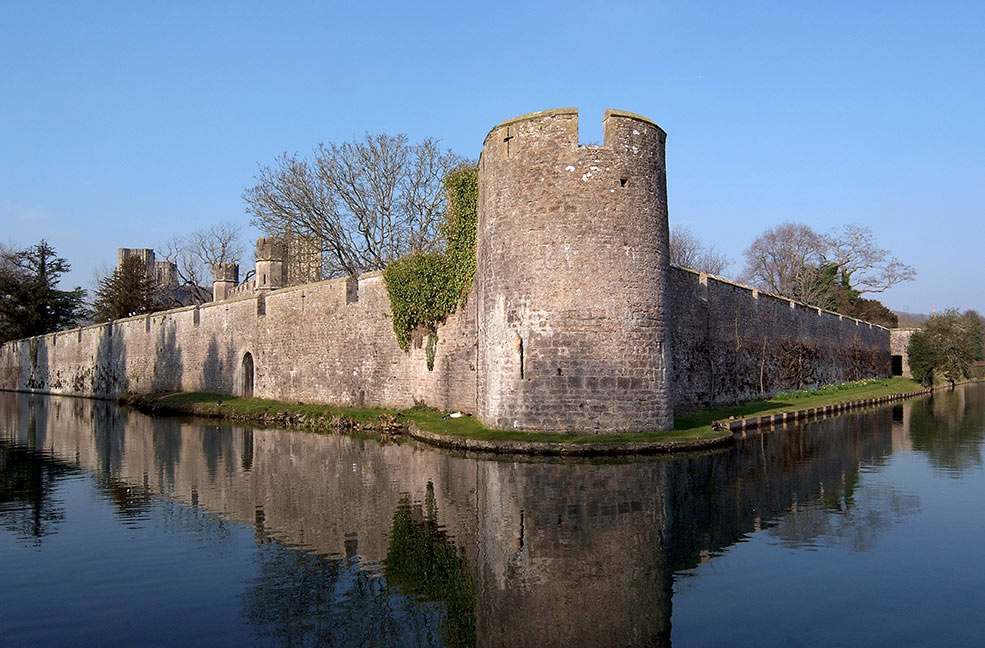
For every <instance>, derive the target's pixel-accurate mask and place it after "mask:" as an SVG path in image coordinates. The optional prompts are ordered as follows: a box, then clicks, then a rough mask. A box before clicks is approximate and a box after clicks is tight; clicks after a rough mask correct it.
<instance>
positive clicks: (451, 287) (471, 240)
mask: <svg viewBox="0 0 985 648" xmlns="http://www.w3.org/2000/svg"><path fill="white" fill-rule="evenodd" d="M444 186H445V192H446V195H447V196H448V209H447V211H446V212H445V217H444V221H443V222H442V223H441V237H442V239H443V240H444V243H445V251H444V253H442V254H423V253H417V254H412V255H409V256H406V257H403V258H401V259H398V260H397V261H394V262H393V263H391V264H390V265H389V266H387V268H386V270H384V271H383V278H384V279H385V280H386V287H387V292H388V293H389V295H390V309H391V311H392V312H393V331H394V333H396V335H397V343H398V344H399V345H400V348H401V349H404V350H405V351H406V350H407V347H408V346H409V344H410V339H411V333H412V332H413V331H414V330H415V329H417V328H422V329H424V330H425V331H427V334H428V369H433V368H434V346H435V344H436V343H437V327H438V324H440V323H441V322H442V321H443V320H444V319H445V317H447V316H448V315H450V314H452V313H454V312H455V310H456V309H458V307H459V305H464V304H465V300H466V298H467V296H468V294H469V291H470V290H471V289H472V280H473V278H474V277H475V230H476V207H477V205H478V202H479V169H478V167H477V166H476V165H474V164H469V165H462V166H459V167H457V168H456V169H454V170H452V171H451V172H450V173H449V174H448V176H447V177H446V178H445V181H444Z"/></svg>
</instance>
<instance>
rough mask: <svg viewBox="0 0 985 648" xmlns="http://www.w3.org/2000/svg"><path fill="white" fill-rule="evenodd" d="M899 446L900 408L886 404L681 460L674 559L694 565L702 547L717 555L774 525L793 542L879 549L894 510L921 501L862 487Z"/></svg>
mask: <svg viewBox="0 0 985 648" xmlns="http://www.w3.org/2000/svg"><path fill="white" fill-rule="evenodd" d="M891 452H892V411H891V410H889V409H883V410H876V411H873V412H867V413H856V414H848V415H844V416H840V417H836V418H831V419H828V420H825V421H816V422H812V423H808V424H806V425H804V426H802V427H799V428H792V429H788V430H785V431H783V432H782V433H778V434H762V435H757V436H754V437H752V438H750V439H748V440H746V441H743V442H741V443H740V444H739V445H738V446H737V448H736V450H735V451H734V452H731V453H719V454H712V455H708V456H705V457H697V458H693V459H687V460H681V461H676V462H673V463H672V464H670V465H669V467H668V470H669V471H670V472H671V474H672V476H671V477H670V480H669V481H670V483H672V484H674V485H675V487H674V488H672V489H671V490H670V492H669V493H668V495H667V497H668V506H667V511H668V524H667V555H668V563H669V564H670V565H671V566H672V568H673V569H674V570H684V569H690V568H692V567H694V566H696V565H697V564H698V562H699V561H700V560H701V552H702V551H708V552H710V553H716V552H719V551H721V550H723V549H725V548H726V547H728V546H730V545H732V544H734V543H735V542H737V541H738V540H739V539H740V538H742V537H743V536H744V535H746V534H747V533H750V532H752V531H755V530H758V529H763V528H771V527H775V529H774V531H772V533H774V534H775V535H776V536H777V537H779V538H781V539H782V540H783V541H784V542H785V544H789V545H792V546H804V545H812V544H818V543H820V542H825V541H830V539H831V538H840V539H841V540H844V541H849V542H850V543H851V545H852V546H853V547H856V548H863V547H865V546H871V542H872V541H873V540H874V534H875V533H876V532H878V531H879V530H880V529H882V528H884V527H885V526H886V525H887V524H888V523H889V522H888V520H892V519H894V518H895V517H897V516H896V514H893V513H891V512H887V508H888V509H892V508H893V507H895V508H896V509H897V510H900V511H903V512H904V513H901V514H905V513H907V512H911V511H912V510H914V509H916V508H917V507H918V506H919V501H911V500H910V498H911V497H913V496H908V495H903V494H898V493H883V494H878V493H876V494H874V493H873V492H872V491H871V490H870V489H864V488H861V487H860V477H859V468H860V466H862V465H873V464H878V463H881V462H883V461H884V459H885V457H886V456H887V455H888V454H890V453H891ZM869 524H871V525H872V526H870V527H867V526H866V525H869ZM866 534H868V536H866Z"/></svg>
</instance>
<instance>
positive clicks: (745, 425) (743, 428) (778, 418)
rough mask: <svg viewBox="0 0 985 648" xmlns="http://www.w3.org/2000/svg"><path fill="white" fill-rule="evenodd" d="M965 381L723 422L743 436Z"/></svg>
mask: <svg viewBox="0 0 985 648" xmlns="http://www.w3.org/2000/svg"><path fill="white" fill-rule="evenodd" d="M966 382H971V381H965V382H960V383H955V384H954V385H938V386H936V387H928V388H927V389H918V390H917V391H911V392H904V393H902V394H889V395H887V396H877V397H876V398H863V399H861V400H853V401H845V402H843V403H835V404H833V405H822V406H821V407H808V408H807V409H801V410H794V411H792V412H780V413H779V414H767V415H766V416H751V417H749V418H742V419H734V420H732V419H730V420H728V421H723V423H726V422H727V423H728V429H729V432H731V433H732V436H734V437H736V438H742V437H745V436H746V432H747V431H748V430H754V429H757V428H765V427H770V426H773V425H779V424H781V423H792V422H794V421H799V420H803V419H813V418H819V417H822V416H827V415H831V414H838V413H840V412H847V411H849V410H853V409H859V408H862V407H872V406H875V405H884V404H886V403H892V402H895V401H901V400H906V399H907V398H913V397H915V396H923V395H925V394H930V393H932V392H934V391H938V390H941V389H953V388H954V387H956V386H957V385H963V384H965V383H966Z"/></svg>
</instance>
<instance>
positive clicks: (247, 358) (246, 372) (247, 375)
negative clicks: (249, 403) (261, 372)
mask: <svg viewBox="0 0 985 648" xmlns="http://www.w3.org/2000/svg"><path fill="white" fill-rule="evenodd" d="M253 373H254V372H253V354H252V353H250V352H249V351H247V352H246V353H244V354H243V398H253Z"/></svg>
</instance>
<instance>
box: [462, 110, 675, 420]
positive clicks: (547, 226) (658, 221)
mask: <svg viewBox="0 0 985 648" xmlns="http://www.w3.org/2000/svg"><path fill="white" fill-rule="evenodd" d="M603 124H604V133H605V135H604V138H605V141H604V144H603V145H602V146H579V145H578V114H577V111H575V110H574V109H563V110H550V111H544V112H539V113H533V114H530V115H524V116H522V117H518V118H516V119H512V120H510V121H506V122H503V123H502V124H500V125H499V126H496V127H495V128H493V129H492V131H490V133H489V135H487V136H486V140H485V144H484V148H483V150H482V156H481V158H480V161H479V222H478V232H477V236H476V241H477V250H476V251H477V268H476V290H477V303H478V320H479V322H478V323H479V354H478V355H479V367H478V372H477V373H478V380H479V383H478V405H477V408H478V414H479V418H480V419H481V420H482V421H483V422H484V423H486V424H488V425H491V426H493V427H498V428H519V429H534V430H572V431H612V432H616V431H620V430H622V431H640V430H647V429H665V428H669V427H671V425H672V424H673V420H672V414H671V403H670V393H669V389H668V385H667V371H668V366H667V365H668V362H669V358H670V354H669V353H668V349H667V344H666V339H667V335H666V316H665V311H666V296H665V292H666V286H667V258H668V242H667V198H666V194H667V191H666V171H665V166H664V140H665V139H666V135H665V134H664V132H663V131H662V130H661V129H660V127H658V126H657V125H656V124H654V123H653V122H651V121H649V120H648V119H644V118H642V117H639V116H637V115H633V114H630V113H624V112H620V111H616V110H608V111H606V113H605V118H604V120H603Z"/></svg>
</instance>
